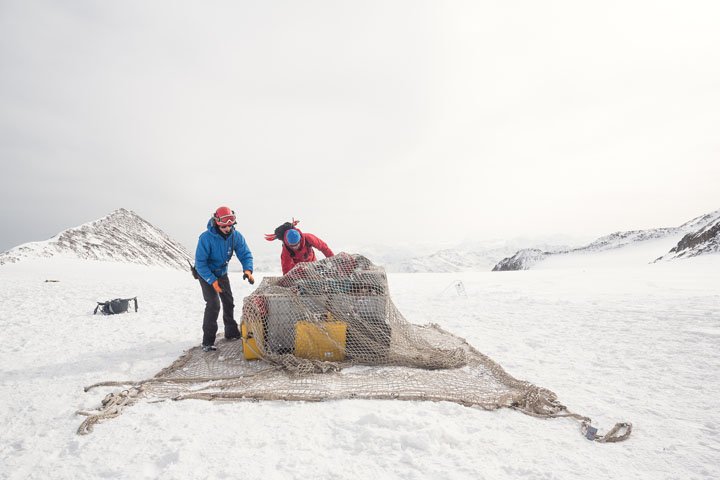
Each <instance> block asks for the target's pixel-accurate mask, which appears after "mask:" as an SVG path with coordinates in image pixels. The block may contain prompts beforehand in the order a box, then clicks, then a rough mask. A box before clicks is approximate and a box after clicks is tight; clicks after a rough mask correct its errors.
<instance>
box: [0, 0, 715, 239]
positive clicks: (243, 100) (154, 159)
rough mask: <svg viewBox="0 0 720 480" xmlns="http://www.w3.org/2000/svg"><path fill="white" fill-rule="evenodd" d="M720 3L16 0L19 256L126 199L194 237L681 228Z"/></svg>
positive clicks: (12, 32)
mask: <svg viewBox="0 0 720 480" xmlns="http://www.w3.org/2000/svg"><path fill="white" fill-rule="evenodd" d="M719 13H720V7H719V6H717V4H716V2H712V1H691V2H686V3H683V4H682V5H681V4H679V3H677V2H667V1H649V0H643V1H640V0H637V1H623V2H602V3H592V4H589V3H587V2H576V1H569V0H567V1H555V2H533V1H530V0H526V1H520V2H511V3H507V2H504V3H502V2H501V3H487V2H471V1H461V2H441V1H425V2H422V1H421V2H417V1H409V0H403V1H396V2H386V1H382V2H380V1H369V2H349V1H330V0H324V1H309V2H291V1H276V0H271V1H267V2H237V1H233V2H231V1H211V2H203V3H202V4H200V3H197V2H182V1H181V2H178V1H158V2H141V1H134V0H133V1H127V2H92V1H76V2H62V3H57V2H50V1H35V0H32V1H19V0H6V1H4V2H2V4H0V70H1V71H2V72H3V74H2V75H0V107H1V108H0V161H1V162H2V172H3V175H2V179H1V180H0V223H2V225H3V226H4V227H3V229H2V234H0V250H4V249H7V248H10V247H12V246H14V245H16V244H19V243H23V242H26V241H32V240H41V239H45V238H48V237H49V236H51V235H53V234H55V233H57V232H58V231H60V230H62V229H64V228H67V227H70V226H74V225H77V224H80V223H83V222H86V221H89V220H93V219H95V218H98V217H100V216H102V215H104V214H106V213H108V212H109V211H111V210H113V209H115V208H118V207H125V208H130V209H132V210H134V211H136V212H137V213H138V214H140V215H141V216H143V217H145V218H147V219H148V220H150V221H152V222H153V223H155V224H156V225H158V226H159V227H161V228H163V229H164V230H166V231H167V232H168V233H169V234H171V235H172V236H173V237H175V238H177V239H178V240H180V241H182V242H183V243H186V244H188V246H189V247H191V248H192V247H193V246H194V240H195V237H196V236H197V234H198V233H199V232H200V231H201V230H202V228H203V226H204V223H205V221H206V219H207V217H208V214H209V213H210V212H211V211H212V210H213V209H214V208H215V207H217V206H218V205H220V204H228V205H230V206H232V207H233V208H234V209H235V210H236V211H237V212H238V213H239V215H240V218H239V221H240V227H241V229H242V230H243V231H244V232H245V233H246V236H248V238H249V239H250V240H251V245H252V244H253V243H255V244H256V245H257V248H268V245H262V244H263V242H264V241H263V240H262V239H261V238H262V233H264V232H268V231H271V230H272V228H273V227H274V226H276V225H277V224H279V223H280V222H282V221H284V220H286V219H288V218H289V217H290V216H292V215H295V216H297V217H299V218H301V219H302V220H303V223H302V224H301V225H304V226H305V227H306V228H307V229H308V230H310V231H313V232H315V233H318V234H320V235H321V236H323V237H325V238H326V240H328V241H330V242H331V243H333V244H335V245H336V246H337V249H342V245H343V244H349V243H352V244H358V243H362V241H363V240H366V241H367V242H386V243H395V242H400V241H407V240H408V239H412V238H418V239H420V238H421V239H423V240H424V241H427V242H444V241H448V240H454V239H456V240H457V241H460V240H463V239H465V238H472V237H497V236H502V235H521V234H522V235H527V234H548V233H558V232H560V233H563V232H564V233H570V234H602V233H607V232H608V231H613V230H619V229H632V228H645V227H655V226H671V225H678V224H680V223H682V222H684V221H685V220H688V219H689V218H690V217H693V216H695V215H699V214H702V213H705V212H706V211H709V210H714V209H717V208H719V207H720V202H718V196H717V194H716V188H715V185H714V179H717V178H720V163H719V162H717V157H718V152H720V138H719V137H718V136H717V132H718V131H720V118H719V117H718V114H717V112H718V111H720V50H718V49H717V45H720V31H718V29H717V28H716V25H717V20H718V18H719V15H718V14H719Z"/></svg>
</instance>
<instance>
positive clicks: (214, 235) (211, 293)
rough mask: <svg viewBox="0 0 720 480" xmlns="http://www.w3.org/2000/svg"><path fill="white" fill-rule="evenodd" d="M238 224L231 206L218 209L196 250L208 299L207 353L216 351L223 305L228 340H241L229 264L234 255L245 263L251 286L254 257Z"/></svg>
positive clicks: (204, 290) (205, 339)
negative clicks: (235, 316)
mask: <svg viewBox="0 0 720 480" xmlns="http://www.w3.org/2000/svg"><path fill="white" fill-rule="evenodd" d="M235 223H236V222H235V212H234V211H232V210H230V209H229V208H228V207H220V208H218V209H217V210H216V211H215V213H214V214H213V216H212V218H211V219H210V220H209V221H208V224H207V230H206V231H204V232H203V233H202V234H201V235H200V238H199V239H198V244H197V249H196V250H195V269H196V270H197V273H198V277H199V279H198V280H199V281H200V287H201V288H202V294H203V298H204V299H205V314H204V316H203V327H202V328H203V340H202V349H203V351H204V352H209V351H212V350H217V347H215V336H216V335H217V331H218V323H217V320H218V316H219V314H220V304H221V303H222V309H223V323H224V324H225V338H226V339H228V340H237V339H238V338H240V330H238V324H237V322H236V321H235V318H234V316H233V315H234V313H233V312H234V309H235V303H234V301H233V295H232V290H231V289H230V279H229V278H228V264H229V263H230V259H231V258H232V255H233V252H235V254H236V255H237V258H238V260H240V263H241V264H242V267H243V280H247V281H248V282H250V285H252V284H254V283H255V279H254V278H253V274H252V272H253V256H252V253H251V252H250V248H249V247H248V245H247V243H246V242H245V237H243V236H242V234H241V233H240V232H238V231H237V230H235Z"/></svg>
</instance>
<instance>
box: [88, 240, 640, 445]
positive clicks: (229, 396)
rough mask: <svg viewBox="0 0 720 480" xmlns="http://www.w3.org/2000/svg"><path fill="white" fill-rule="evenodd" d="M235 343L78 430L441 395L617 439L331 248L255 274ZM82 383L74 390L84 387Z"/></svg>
mask: <svg viewBox="0 0 720 480" xmlns="http://www.w3.org/2000/svg"><path fill="white" fill-rule="evenodd" d="M241 327H242V333H243V338H242V340H241V341H239V342H237V341H236V342H228V341H224V340H222V339H221V340H219V341H218V342H217V346H218V350H217V351H215V352H203V351H202V350H201V349H200V347H196V348H192V349H190V350H189V351H187V352H186V353H185V354H184V355H183V356H181V357H180V358H179V359H178V360H176V361H175V362H174V363H173V364H172V365H170V366H169V367H167V368H165V369H164V370H162V371H161V372H160V373H158V374H157V375H156V376H154V377H153V378H151V379H148V380H145V381H142V382H103V383H99V384H96V385H93V386H91V387H88V388H87V389H89V388H92V387H95V386H100V385H128V386H129V388H128V389H126V390H122V391H120V392H116V393H111V394H109V395H108V396H106V398H105V399H104V400H103V405H102V407H101V408H99V409H98V410H95V411H93V412H79V413H82V414H84V415H87V416H88V418H87V419H86V420H85V421H84V422H83V424H82V425H81V426H80V428H79V429H78V433H88V432H90V431H91V430H92V427H93V425H94V424H95V423H97V422H98V421H101V420H104V419H106V418H110V417H114V416H117V415H119V414H120V412H121V411H122V408H123V407H124V406H126V405H130V404H132V403H135V402H137V401H138V400H140V399H173V400H182V399H188V398H194V399H206V400H220V399H222V400H305V401H320V400H336V399H349V398H358V399H402V400H434V401H450V402H456V403H459V404H462V405H466V406H472V407H477V408H482V409H487V410H492V409H497V408H501V407H509V408H514V409H517V410H520V411H522V412H524V413H527V414H529V415H534V416H539V417H572V418H575V419H577V420H578V421H580V422H581V430H582V432H583V434H584V435H586V436H587V437H588V438H590V439H592V440H597V441H601V442H610V441H619V440H624V439H625V438H627V437H628V436H629V435H630V431H631V429H632V426H631V425H630V424H629V423H619V424H616V425H615V427H614V428H613V429H612V430H611V431H610V432H608V433H607V434H605V435H598V434H597V430H596V429H594V428H593V427H592V426H590V419H589V418H587V417H583V416H580V415H577V414H574V413H571V412H569V411H567V409H566V408H565V406H563V405H562V404H561V403H559V402H558V400H557V398H556V396H555V394H554V393H553V392H551V391H550V390H547V389H544V388H540V387H537V386H535V385H533V384H531V383H528V382H525V381H521V380H517V379H515V378H513V377H512V376H510V375H509V374H508V373H507V372H505V370H503V368H502V367H501V366H500V365H498V364H497V363H495V362H493V361H492V360H491V359H490V358H488V357H487V356H485V355H483V354H482V353H480V352H478V351H477V350H476V349H475V348H473V347H472V346H471V345H470V344H468V343H467V342H466V341H465V340H464V339H462V338H460V337H457V336H455V335H452V334H451V333H449V332H447V331H445V330H443V329H442V328H440V327H439V326H437V325H426V326H418V325H414V324H411V323H409V322H408V321H407V320H405V318H404V317H403V316H402V314H401V313H400V312H399V311H398V309H397V308H396V307H395V305H394V304H393V302H392V301H391V299H390V295H389V292H388V283H387V277H386V275H385V272H384V270H383V269H382V268H381V267H378V266H376V265H373V264H372V263H371V262H370V261H369V260H368V259H366V258H365V257H363V256H360V255H349V254H345V253H340V254H338V255H336V256H334V257H331V258H326V259H324V260H320V261H318V262H313V263H301V264H298V265H297V266H296V267H295V268H293V270H291V271H290V272H289V273H288V274H287V275H285V276H283V277H266V278H265V279H264V280H263V281H262V283H261V284H260V286H259V287H258V288H257V289H256V290H255V291H254V292H253V293H252V294H251V295H249V296H248V297H246V298H245V299H244V302H243V309H242V325H241ZM87 389H86V390H87Z"/></svg>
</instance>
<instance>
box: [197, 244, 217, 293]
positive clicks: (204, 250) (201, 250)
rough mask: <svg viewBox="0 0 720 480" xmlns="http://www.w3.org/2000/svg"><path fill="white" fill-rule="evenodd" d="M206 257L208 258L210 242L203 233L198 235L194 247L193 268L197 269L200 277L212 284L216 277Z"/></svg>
mask: <svg viewBox="0 0 720 480" xmlns="http://www.w3.org/2000/svg"><path fill="white" fill-rule="evenodd" d="M208 258H210V242H209V241H208V240H207V238H206V237H205V236H204V235H200V238H199V239H198V244H197V248H196V249H195V270H197V272H198V275H200V278H202V279H203V280H205V281H206V282H207V283H209V284H212V283H213V282H214V281H215V280H217V277H216V276H215V275H213V273H212V272H211V271H210V266H209V265H208Z"/></svg>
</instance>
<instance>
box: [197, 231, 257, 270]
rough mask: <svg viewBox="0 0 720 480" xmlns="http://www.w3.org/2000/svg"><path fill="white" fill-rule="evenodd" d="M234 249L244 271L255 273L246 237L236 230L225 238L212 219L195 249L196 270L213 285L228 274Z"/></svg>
mask: <svg viewBox="0 0 720 480" xmlns="http://www.w3.org/2000/svg"><path fill="white" fill-rule="evenodd" d="M233 249H234V250H235V254H236V255H237V257H238V260H240V263H242V266H243V270H250V271H251V272H252V271H253V256H252V253H251V252H250V248H248V245H247V243H246V242H245V237H243V236H242V234H241V233H240V232H238V231H237V230H235V229H234V228H233V229H232V230H231V231H230V235H228V237H227V238H223V237H222V235H220V232H219V231H218V230H217V227H216V226H215V222H214V221H213V219H212V218H211V219H210V220H209V221H208V225H207V230H206V231H204V232H203V233H202V234H200V238H199V239H198V244H197V248H196V249H195V269H196V270H197V272H198V275H200V277H201V278H202V279H203V280H205V281H206V282H207V283H209V284H212V283H213V282H214V281H215V280H217V279H218V277H222V276H223V275H225V274H227V271H228V263H230V259H231V258H232V254H233Z"/></svg>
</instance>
